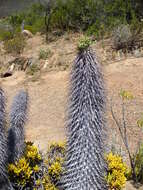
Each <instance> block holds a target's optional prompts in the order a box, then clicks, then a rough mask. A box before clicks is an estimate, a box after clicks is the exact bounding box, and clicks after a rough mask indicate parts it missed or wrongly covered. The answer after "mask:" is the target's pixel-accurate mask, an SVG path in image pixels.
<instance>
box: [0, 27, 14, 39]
mask: <svg viewBox="0 0 143 190" xmlns="http://www.w3.org/2000/svg"><path fill="white" fill-rule="evenodd" d="M12 37H13V34H12V32H11V31H8V30H4V29H0V40H1V41H5V40H10V39H12Z"/></svg>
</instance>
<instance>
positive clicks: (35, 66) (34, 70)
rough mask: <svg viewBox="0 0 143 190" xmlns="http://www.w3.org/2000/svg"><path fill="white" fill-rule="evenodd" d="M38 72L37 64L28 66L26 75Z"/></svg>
mask: <svg viewBox="0 0 143 190" xmlns="http://www.w3.org/2000/svg"><path fill="white" fill-rule="evenodd" d="M39 70H40V68H39V66H38V65H37V64H33V65H30V66H29V68H28V70H27V71H26V74H28V75H34V74H35V73H37V72H38V71H39Z"/></svg>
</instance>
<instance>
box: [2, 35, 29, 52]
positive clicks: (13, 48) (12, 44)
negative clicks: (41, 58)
mask: <svg viewBox="0 0 143 190" xmlns="http://www.w3.org/2000/svg"><path fill="white" fill-rule="evenodd" d="M25 45H26V42H25V38H24V36H23V35H22V34H20V33H19V34H16V35H15V37H14V38H13V39H10V40H6V41H5V42H4V49H5V50H6V52H7V53H12V54H20V53H22V51H23V49H24V47H25Z"/></svg>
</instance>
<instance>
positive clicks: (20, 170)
mask: <svg viewBox="0 0 143 190" xmlns="http://www.w3.org/2000/svg"><path fill="white" fill-rule="evenodd" d="M8 172H9V176H10V179H11V180H12V181H13V180H14V181H16V183H17V184H18V185H22V186H25V185H26V183H29V182H30V180H31V174H32V169H31V167H30V166H29V163H28V162H27V160H26V159H25V158H21V159H20V160H19V161H18V162H16V163H15V164H10V165H9V166H8Z"/></svg>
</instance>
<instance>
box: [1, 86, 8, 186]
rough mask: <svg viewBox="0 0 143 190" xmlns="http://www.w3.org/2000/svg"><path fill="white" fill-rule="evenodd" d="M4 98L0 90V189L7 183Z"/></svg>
mask: <svg viewBox="0 0 143 190" xmlns="http://www.w3.org/2000/svg"><path fill="white" fill-rule="evenodd" d="M5 116H6V112H5V96H4V92H3V90H2V89H1V88H0V187H2V186H3V183H4V182H5V181H7V168H6V164H7V139H6V133H5V123H6V117H5Z"/></svg>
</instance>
